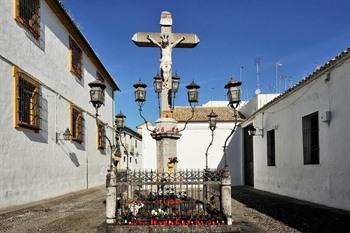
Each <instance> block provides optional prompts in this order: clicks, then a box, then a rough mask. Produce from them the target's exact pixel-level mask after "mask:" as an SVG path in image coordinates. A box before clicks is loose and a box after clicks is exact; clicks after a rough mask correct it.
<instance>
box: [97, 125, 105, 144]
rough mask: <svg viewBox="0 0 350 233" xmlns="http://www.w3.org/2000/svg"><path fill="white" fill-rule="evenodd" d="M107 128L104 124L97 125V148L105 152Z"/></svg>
mask: <svg viewBox="0 0 350 233" xmlns="http://www.w3.org/2000/svg"><path fill="white" fill-rule="evenodd" d="M105 135H106V128H105V125H104V124H103V122H101V121H99V122H98V124H97V148H98V149H101V150H104V149H105V148H106V138H105Z"/></svg>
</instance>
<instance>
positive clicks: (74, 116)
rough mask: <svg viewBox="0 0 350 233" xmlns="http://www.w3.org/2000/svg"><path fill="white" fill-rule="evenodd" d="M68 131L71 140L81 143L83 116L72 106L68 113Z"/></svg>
mask: <svg viewBox="0 0 350 233" xmlns="http://www.w3.org/2000/svg"><path fill="white" fill-rule="evenodd" d="M70 114H71V115H70V119H71V124H70V131H71V134H72V140H73V141H77V142H79V143H82V142H83V122H84V118H83V114H82V111H81V110H80V109H79V108H77V107H75V106H74V105H71V113H70Z"/></svg>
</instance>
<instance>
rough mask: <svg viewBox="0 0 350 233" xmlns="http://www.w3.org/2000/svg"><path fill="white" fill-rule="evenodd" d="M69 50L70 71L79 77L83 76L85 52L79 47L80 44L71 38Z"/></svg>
mask: <svg viewBox="0 0 350 233" xmlns="http://www.w3.org/2000/svg"><path fill="white" fill-rule="evenodd" d="M69 50H70V71H71V72H72V73H73V74H75V75H76V76H77V77H78V78H82V74H83V72H82V56H83V52H82V50H81V49H80V48H79V46H78V44H77V43H76V42H75V41H74V40H73V39H72V38H69Z"/></svg>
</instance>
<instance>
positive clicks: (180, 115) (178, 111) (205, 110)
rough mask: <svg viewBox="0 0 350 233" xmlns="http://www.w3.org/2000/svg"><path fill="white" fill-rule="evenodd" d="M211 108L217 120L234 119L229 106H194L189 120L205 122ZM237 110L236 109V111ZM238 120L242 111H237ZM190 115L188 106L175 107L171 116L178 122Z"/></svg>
mask: <svg viewBox="0 0 350 233" xmlns="http://www.w3.org/2000/svg"><path fill="white" fill-rule="evenodd" d="M211 110H213V111H214V112H215V113H216V114H217V115H218V118H217V121H218V122H225V121H231V122H232V121H234V119H235V118H234V111H233V109H231V108H230V107H202V106H199V107H195V109H194V116H193V118H192V119H191V120H190V122H207V121H208V115H209V113H210V112H211ZM237 112H238V111H237ZM238 113H239V114H238V115H239V117H238V121H243V120H244V116H243V115H242V113H240V112H238ZM190 117H191V108H190V107H175V109H174V112H173V118H174V119H175V120H177V121H178V122H185V121H186V120H188V119H189V118H190Z"/></svg>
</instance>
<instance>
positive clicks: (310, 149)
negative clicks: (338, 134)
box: [302, 112, 320, 164]
mask: <svg viewBox="0 0 350 233" xmlns="http://www.w3.org/2000/svg"><path fill="white" fill-rule="evenodd" d="M302 124H303V154H304V164H319V163H320V160H319V138H318V112H315V113H312V114H310V115H307V116H304V117H303V123H302Z"/></svg>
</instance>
